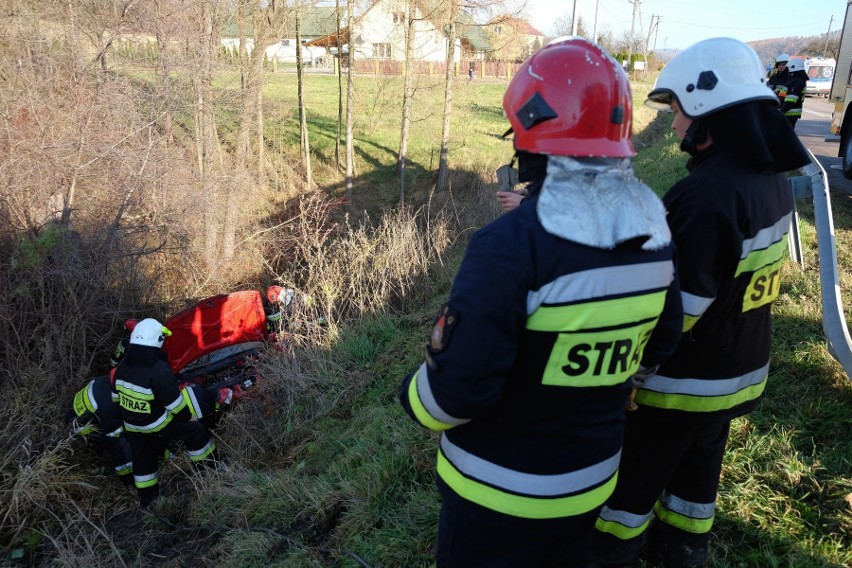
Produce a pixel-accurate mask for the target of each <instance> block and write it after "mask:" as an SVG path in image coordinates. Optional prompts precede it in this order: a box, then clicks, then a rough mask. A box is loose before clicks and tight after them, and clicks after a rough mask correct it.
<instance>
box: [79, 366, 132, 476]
mask: <svg viewBox="0 0 852 568" xmlns="http://www.w3.org/2000/svg"><path fill="white" fill-rule="evenodd" d="M73 410H74V433H75V434H78V435H80V436H88V435H92V436H95V437H97V443H98V444H101V445H102V446H103V447H104V449H105V450H106V451H107V453H109V456H110V460H111V461H112V464H113V467H114V468H115V473H117V474H118V475H120V476H124V475H128V474H130V473H133V464H132V462H131V457H130V445H129V444H128V443H127V440H125V439H124V438H123V437H122V434H123V432H124V424H123V422H122V417H121V407H119V406H118V405H117V404H116V403H115V402H114V401H113V398H112V388H111V386H110V381H109V375H103V376H100V377H95V378H94V379H92V380H90V381H89V382H88V383H86V386H84V387H83V388H82V389H80V390H79V391H77V393H76V394H75V395H74V402H73Z"/></svg>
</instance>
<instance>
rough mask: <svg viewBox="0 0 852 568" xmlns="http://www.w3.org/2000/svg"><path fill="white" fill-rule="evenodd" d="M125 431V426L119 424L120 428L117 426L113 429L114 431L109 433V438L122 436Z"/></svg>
mask: <svg viewBox="0 0 852 568" xmlns="http://www.w3.org/2000/svg"><path fill="white" fill-rule="evenodd" d="M123 431H124V427H122V426H119V427H118V428H116V429H115V430H113V431H112V432H110V433H109V434H107V437H108V438H118V437H119V436H121V433H122V432H123Z"/></svg>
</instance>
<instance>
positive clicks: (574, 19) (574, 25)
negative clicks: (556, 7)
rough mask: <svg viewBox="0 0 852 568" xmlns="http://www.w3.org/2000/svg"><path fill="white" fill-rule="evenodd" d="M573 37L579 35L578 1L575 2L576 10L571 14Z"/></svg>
mask: <svg viewBox="0 0 852 568" xmlns="http://www.w3.org/2000/svg"><path fill="white" fill-rule="evenodd" d="M571 35H574V36H575V35H577V0H574V10H573V12H572V13H571Z"/></svg>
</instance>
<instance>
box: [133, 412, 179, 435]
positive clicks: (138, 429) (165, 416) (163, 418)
mask: <svg viewBox="0 0 852 568" xmlns="http://www.w3.org/2000/svg"><path fill="white" fill-rule="evenodd" d="M169 420H171V414H169V413H168V412H163V414H162V415H161V416H160V417H159V418H158V419H157V420H155V421H154V422H151V423H149V424H146V425H145V426H137V425H136V424H128V423H127V422H125V423H124V429H125V430H127V431H128V432H148V431H150V430H155V429H157V428H159V427H160V426H162V425H163V424H165V423H166V422H168V421H169Z"/></svg>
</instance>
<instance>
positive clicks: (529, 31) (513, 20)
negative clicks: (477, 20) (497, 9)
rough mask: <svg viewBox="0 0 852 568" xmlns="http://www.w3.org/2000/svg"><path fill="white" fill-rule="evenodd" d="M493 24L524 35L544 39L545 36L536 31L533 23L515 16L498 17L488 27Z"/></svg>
mask: <svg viewBox="0 0 852 568" xmlns="http://www.w3.org/2000/svg"><path fill="white" fill-rule="evenodd" d="M491 24H503V25H506V26H509V27H510V28H512V29H513V30H514V31H515V33H519V34H522V35H534V36H542V37H544V34H543V33H541V32H540V31H538V30H537V29H535V28H534V27H533V26H532V24H531V23H529V22H528V21H526V20H524V19H523V18H517V17H515V16H508V15H503V16H496V17H494V18H492V19H491V21H490V22H488V25H491Z"/></svg>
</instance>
